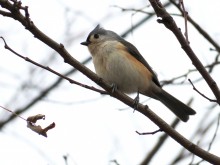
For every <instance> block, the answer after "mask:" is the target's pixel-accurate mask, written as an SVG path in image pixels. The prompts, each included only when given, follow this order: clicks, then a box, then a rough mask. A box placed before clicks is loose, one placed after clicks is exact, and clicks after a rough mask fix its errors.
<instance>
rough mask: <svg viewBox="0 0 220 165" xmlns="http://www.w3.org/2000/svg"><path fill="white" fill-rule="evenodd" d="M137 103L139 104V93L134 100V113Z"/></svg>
mask: <svg viewBox="0 0 220 165" xmlns="http://www.w3.org/2000/svg"><path fill="white" fill-rule="evenodd" d="M138 103H139V92H137V96H136V97H135V98H134V111H135V110H136V109H138Z"/></svg>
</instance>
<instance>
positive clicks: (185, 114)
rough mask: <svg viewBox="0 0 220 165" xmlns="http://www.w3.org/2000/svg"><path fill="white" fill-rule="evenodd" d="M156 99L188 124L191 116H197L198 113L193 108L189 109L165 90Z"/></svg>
mask: <svg viewBox="0 0 220 165" xmlns="http://www.w3.org/2000/svg"><path fill="white" fill-rule="evenodd" d="M156 99H158V100H159V101H161V102H162V103H163V104H164V105H165V106H166V107H167V108H169V109H170V110H171V111H172V112H173V113H174V114H175V115H176V116H177V117H178V118H179V119H181V120H182V121H184V122H187V120H188V119H189V115H194V114H196V112H195V111H194V110H193V109H192V108H190V107H188V106H187V105H185V104H184V103H182V102H181V101H179V100H178V99H176V98H175V97H173V96H172V95H171V94H169V93H167V92H166V91H164V90H163V89H162V90H161V91H160V92H159V93H157V95H156Z"/></svg>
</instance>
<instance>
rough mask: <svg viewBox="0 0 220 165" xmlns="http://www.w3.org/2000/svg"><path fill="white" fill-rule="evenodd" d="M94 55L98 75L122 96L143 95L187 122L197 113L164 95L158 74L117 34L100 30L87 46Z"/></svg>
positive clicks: (96, 29)
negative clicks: (121, 93)
mask: <svg viewBox="0 0 220 165" xmlns="http://www.w3.org/2000/svg"><path fill="white" fill-rule="evenodd" d="M81 44H82V45H85V46H87V47H88V49H89V51H90V53H91V54H92V59H93V63H94V66H95V71H96V73H97V75H98V76H100V77H101V78H103V79H104V80H105V81H107V82H108V83H111V84H114V85H116V86H117V89H119V90H120V91H122V92H125V93H128V94H129V93H134V92H138V93H139V92H140V93H141V94H143V95H146V96H148V97H151V98H154V99H156V100H159V101H161V102H162V103H163V104H164V105H165V106H167V107H168V108H169V109H170V110H171V111H172V112H173V113H174V114H175V115H176V116H178V117H179V118H180V119H181V120H182V121H184V122H186V121H187V120H188V119H189V115H194V114H196V112H195V111H194V110H193V109H191V108H190V107H188V106H187V105H185V104H184V103H182V102H181V101H179V100H178V99H176V98H175V97H173V96H172V95H170V94H169V93H167V92H166V91H164V90H163V89H162V88H161V85H160V83H159V81H158V79H157V76H156V74H155V73H154V71H153V70H152V68H151V67H150V65H149V64H148V63H147V61H146V60H145V59H144V58H143V57H142V55H141V54H140V53H139V51H138V50H137V48H136V47H135V46H134V45H132V44H131V43H129V42H127V41H125V40H124V39H123V38H121V37H120V36H119V35H117V34H116V33H115V32H113V31H110V30H105V29H103V28H100V26H99V25H98V26H96V28H95V29H94V30H93V31H91V32H90V33H89V35H88V37H87V40H86V41H85V42H82V43H81Z"/></svg>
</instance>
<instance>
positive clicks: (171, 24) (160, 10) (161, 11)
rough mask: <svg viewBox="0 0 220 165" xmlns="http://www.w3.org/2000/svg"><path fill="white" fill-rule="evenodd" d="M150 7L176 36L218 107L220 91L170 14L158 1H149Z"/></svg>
mask: <svg viewBox="0 0 220 165" xmlns="http://www.w3.org/2000/svg"><path fill="white" fill-rule="evenodd" d="M149 2H150V3H151V5H152V7H153V8H154V11H155V12H156V14H157V17H160V18H161V19H158V22H159V23H163V24H164V26H165V27H166V28H167V29H169V30H170V31H172V32H173V34H174V35H175V36H176V38H177V40H178V41H179V43H180V45H181V47H182V49H183V50H184V51H185V52H186V54H187V55H188V57H189V58H190V59H191V61H192V63H193V65H194V66H195V67H196V69H197V70H198V71H199V73H200V74H201V75H202V77H203V78H204V79H205V81H206V82H207V84H208V85H209V87H210V89H211V90H212V92H213V94H214V95H215V97H216V99H217V103H218V104H219V105H220V91H219V88H218V86H217V84H216V82H215V81H214V80H213V79H212V77H211V76H210V75H209V73H208V72H207V71H206V69H205V68H204V66H203V65H202V63H201V62H200V60H199V59H198V58H197V56H196V55H195V53H194V51H193V50H192V48H191V47H190V46H189V43H188V42H187V40H186V39H185V37H184V35H183V34H182V32H181V30H180V28H178V27H177V25H176V23H175V21H174V20H173V18H172V17H171V16H170V14H169V13H168V12H167V11H166V10H165V8H164V7H163V5H162V4H161V2H160V1H159V0H149Z"/></svg>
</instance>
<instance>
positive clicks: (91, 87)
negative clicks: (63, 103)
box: [0, 37, 107, 94]
mask: <svg viewBox="0 0 220 165" xmlns="http://www.w3.org/2000/svg"><path fill="white" fill-rule="evenodd" d="M0 38H2V40H3V41H4V44H5V49H8V50H9V51H11V52H12V53H14V54H15V55H17V56H18V57H20V58H22V59H24V60H25V61H28V62H30V63H32V64H34V65H36V66H38V67H40V68H43V69H45V70H47V71H49V72H51V73H53V74H55V75H57V76H59V77H62V78H63V79H65V80H68V81H69V82H70V83H71V84H75V85H78V86H81V87H83V88H86V89H90V90H93V91H95V92H99V93H100V94H107V92H106V91H103V90H100V89H97V88H95V87H93V86H88V85H85V84H82V83H79V82H77V81H75V80H73V79H71V78H69V77H66V76H64V75H62V74H60V73H58V72H56V71H55V70H53V69H51V68H50V67H48V66H43V65H41V64H39V63H37V62H35V61H33V60H31V59H30V58H28V57H24V56H23V55H21V54H19V53H17V52H16V51H14V50H13V49H12V48H10V47H9V46H8V45H7V43H6V41H5V39H4V38H3V37H0Z"/></svg>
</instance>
